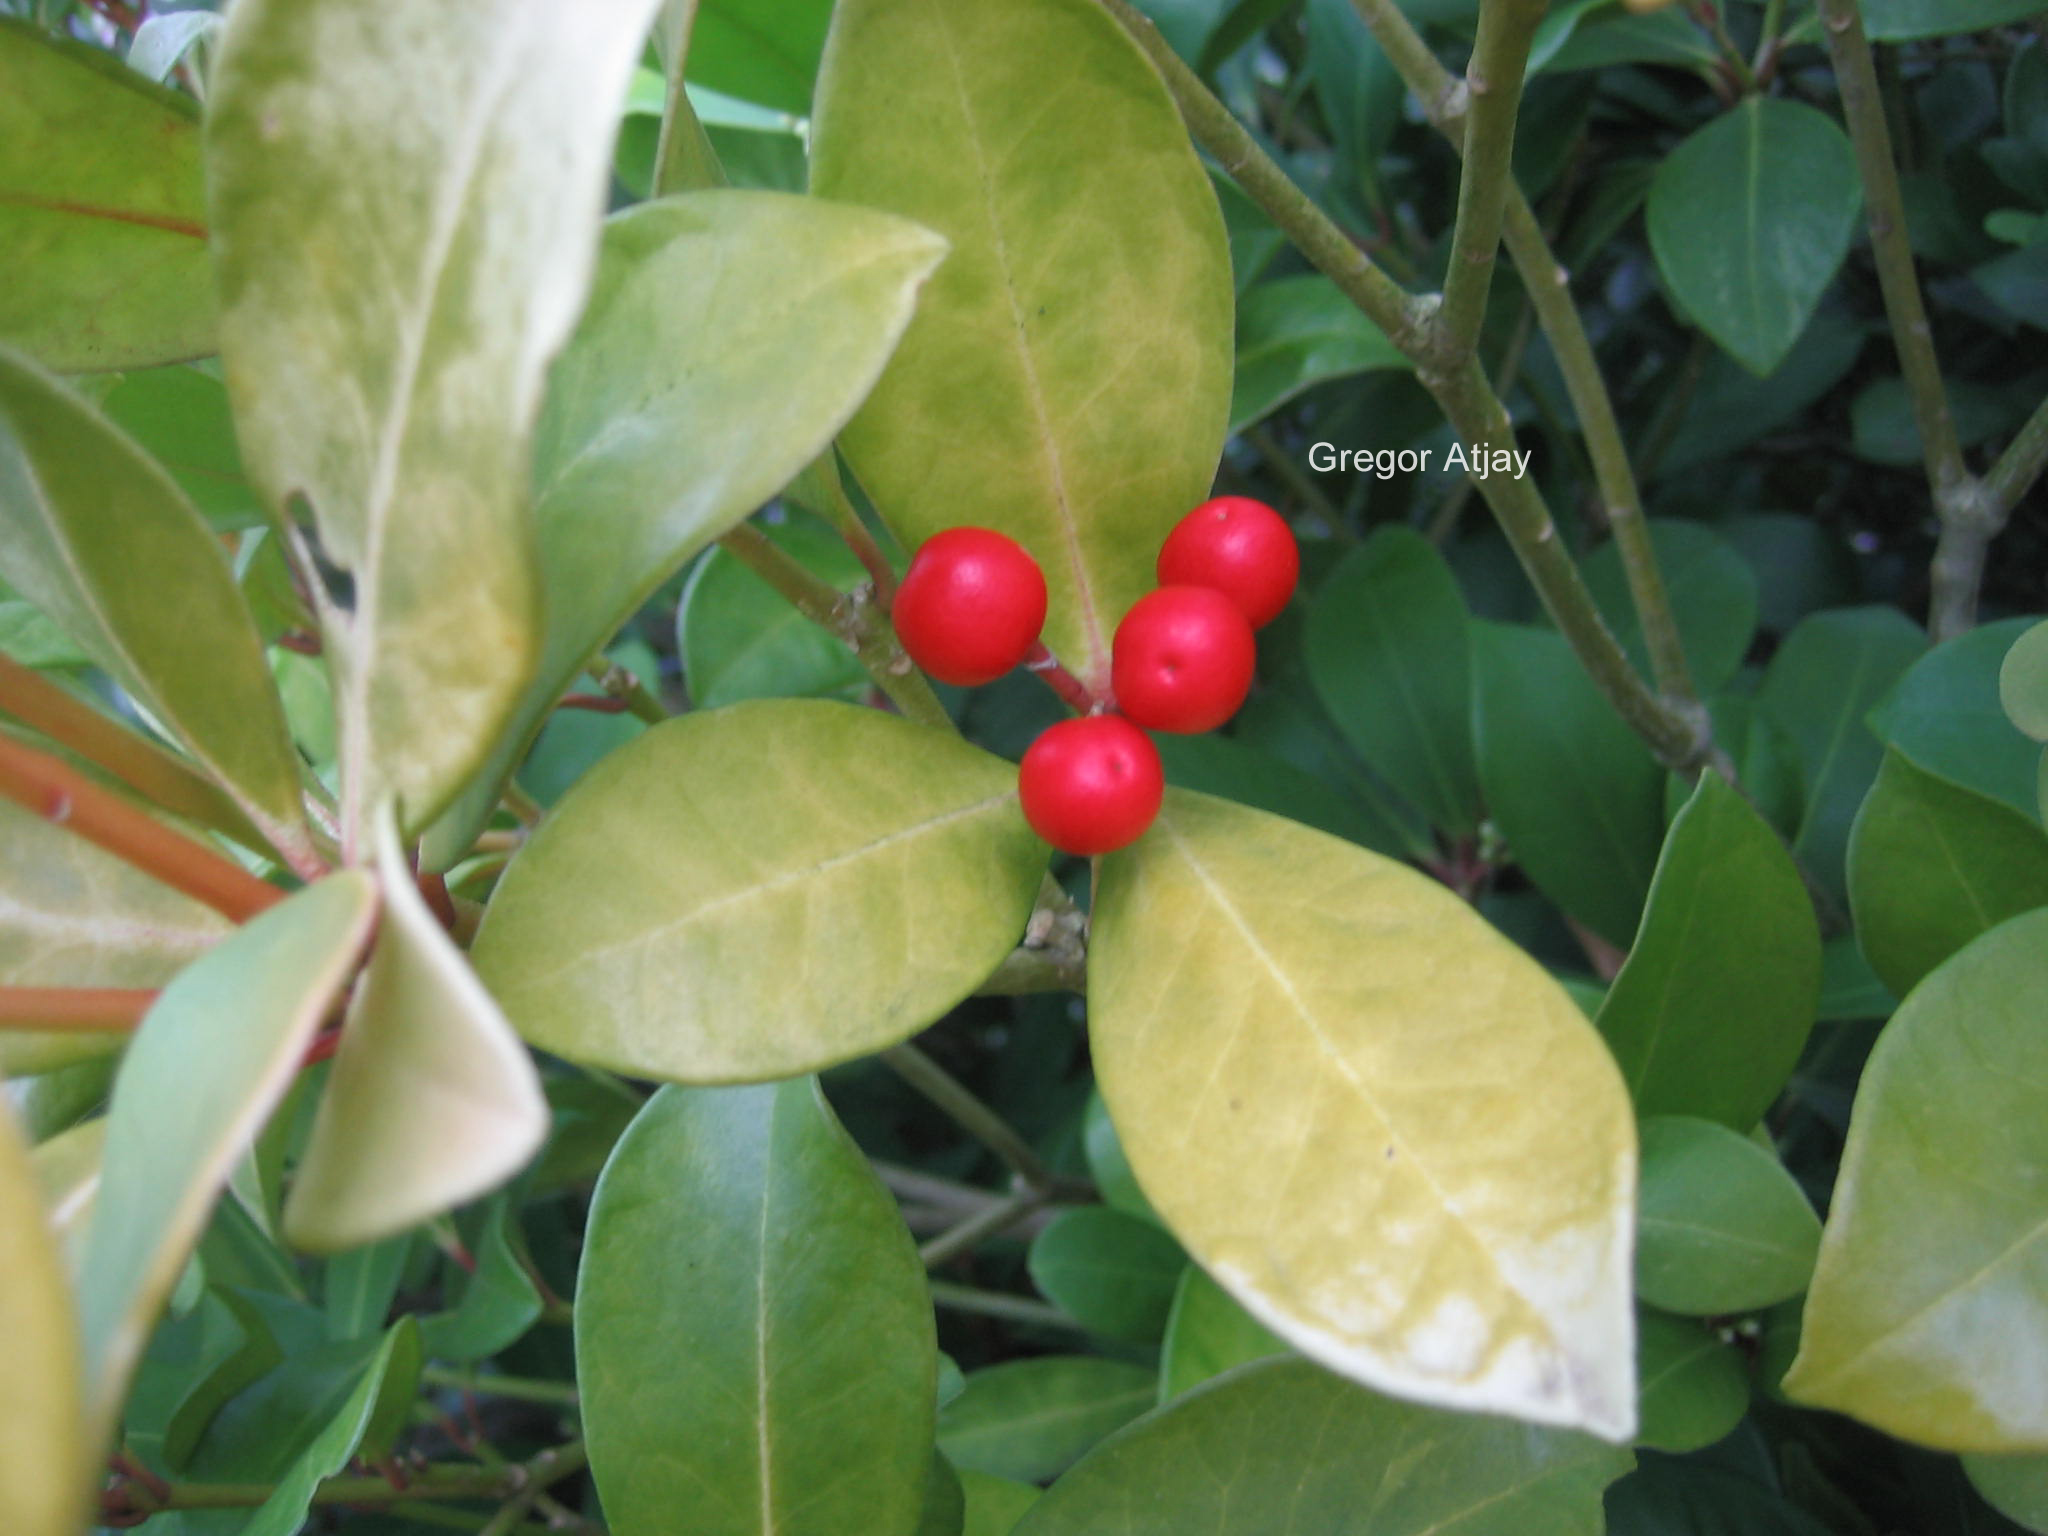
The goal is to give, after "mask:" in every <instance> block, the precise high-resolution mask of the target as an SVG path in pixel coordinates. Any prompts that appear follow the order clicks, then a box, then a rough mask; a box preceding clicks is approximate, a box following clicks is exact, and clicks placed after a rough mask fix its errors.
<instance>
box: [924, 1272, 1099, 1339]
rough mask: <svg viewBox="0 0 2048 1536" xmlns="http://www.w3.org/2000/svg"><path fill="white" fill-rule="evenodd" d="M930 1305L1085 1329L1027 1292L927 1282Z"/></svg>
mask: <svg viewBox="0 0 2048 1536" xmlns="http://www.w3.org/2000/svg"><path fill="white" fill-rule="evenodd" d="M931 1292H932V1305H934V1306H937V1307H944V1308H946V1309H947V1310H949V1311H953V1312H973V1313H976V1314H978V1315H979V1316H982V1317H1000V1318H1003V1319H1005V1320H1006V1321H1008V1322H1012V1323H1030V1324H1032V1325H1033V1326H1035V1327H1039V1328H1061V1329H1065V1330H1066V1331H1067V1332H1069V1333H1083V1332H1086V1331H1087V1330H1085V1329H1084V1328H1082V1326H1081V1325H1080V1324H1079V1323H1077V1322H1075V1321H1074V1320H1073V1319H1072V1318H1071V1317H1069V1316H1067V1314H1066V1313H1064V1312H1062V1311H1061V1310H1060V1309H1059V1308H1058V1307H1049V1306H1047V1305H1046V1304H1045V1303H1044V1302H1042V1301H1033V1300H1031V1299H1030V1298H1029V1297H1028V1296H1010V1295H1006V1294H1004V1293H1003V1292H1001V1291H983V1290H977V1289H976V1288H975V1287H973V1286H971V1285H952V1284H949V1283H948V1282H946V1281H944V1280H934V1281H932V1282H931Z"/></svg>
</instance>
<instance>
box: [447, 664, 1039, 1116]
mask: <svg viewBox="0 0 2048 1536" xmlns="http://www.w3.org/2000/svg"><path fill="white" fill-rule="evenodd" d="M1016 788H1017V783H1016V770H1015V769H1014V768H1012V767H1010V765H1008V764H1007V763H1004V762H1002V761H1001V760H1000V759H997V758H994V757H991V756H989V755H988V754H987V753H985V752H982V751H981V750H980V749H978V748H975V747H970V746H968V745H967V744H966V743H964V742H962V741H961V740H960V739H959V738H957V737H955V736H952V735H950V734H948V733H945V732H942V731H939V730H935V729H933V728H931V727H927V726H920V725H913V724H911V723H909V722H907V721H905V720H903V719H901V718H899V717H896V716H892V715H885V714H882V713H881V712H880V711H877V710H864V709H854V708H851V707H849V706H847V705H843V704H826V703H817V702H809V701H798V700H791V701H763V702H758V703H752V704H736V705H734V706H733V707H732V708H730V709H723V710H715V711H710V712H707V713H704V714H698V715H691V716H686V717H684V718H683V719H680V720H675V721H671V722H670V723H668V724H667V725H663V726H659V727H657V728H655V729H654V730H651V731H649V732H648V733H647V734H646V735H644V736H642V737H640V738H639V739H638V740H637V741H635V742H633V743H632V744H631V745H630V746H628V747H625V748H623V749H621V750H619V751H617V752H614V753H613V754H612V755H611V756H610V757H608V758H606V759H605V760H604V761H603V762H602V763H600V764H599V765H598V766H597V767H596V768H594V769H593V770H592V771H591V772H590V773H589V774H588V775H587V776H586V777H585V778H584V779H583V781H582V782H581V783H580V784H579V785H578V786H577V787H576V789H575V790H574V791H573V792H572V793H571V795H570V796H569V797H568V798H567V799H566V800H564V801H563V803H562V805H561V807H560V808H559V809H558V810H557V811H556V812H555V814H554V815H552V816H551V817H550V818H549V819H548V821H547V822H546V823H545V825H544V826H543V827H542V828H541V830H540V832H539V833H538V834H536V835H535V837H534V838H533V840H532V841H531V842H530V843H529V844H528V845H527V848H526V850H525V851H524V852H523V853H522V854H521V855H520V856H519V858H518V859H517V860H516V861H514V863H513V865H512V867H511V869H510V870H508V871H507V872H506V875H505V879H504V881H503V882H502V883H501V884H500V886H499V887H498V892H497V895H496V897H495V898H494V899H493V901H492V903H491V907H490V911H489V914H488V915H487V917H486V918H485V921H484V927H483V931H482V933H481V934H479V936H478V938H477V943H476V948H475V958H476V964H477V968H478V970H479V972H480V973H481V974H482V976H483V978H484V981H485V983H486V985H488V986H489V988H490V989H491V991H492V993H493V994H495V995H496V996H497V998H498V1000H499V1001H500V1002H501V1003H502V1004H503V1005H504V1008H505V1011H506V1013H507V1014H508V1015H509V1016H510V1018H511V1020H512V1022H513V1024H514V1025H515V1026H516V1027H517V1028H518V1030H519V1032H520V1033H521V1034H523V1035H524V1036H525V1037H526V1038H527V1039H528V1040H530V1041H532V1042H533V1043H534V1044H536V1045H539V1046H542V1047H544V1048H545V1049H548V1050H551V1051H555V1052H557V1053H559V1054H561V1055H565V1056H568V1057H570V1058H572V1059H574V1060H579V1061H588V1062H593V1063H596V1064H599V1065H604V1066H609V1067H613V1068H616V1069H618V1070H621V1071H625V1072H629V1073H632V1074H634V1075H636V1076H644V1077H665V1078H673V1079H676V1080H678V1081H684V1082H734V1081H754V1080H762V1079H768V1078H776V1077H787V1076H790V1075H791V1074H793V1073H797V1072H803V1071H809V1070H812V1069H814V1068H817V1067H821V1066H825V1065H828V1064H830V1063H832V1062H837V1061H844V1060H847V1059H848V1058H851V1057H854V1056H860V1055H865V1054H867V1053H868V1052H870V1051H874V1050H879V1049H880V1048H881V1047H883V1046H885V1045H889V1044H893V1043H894V1042H895V1041H897V1040H900V1039H903V1038H904V1037H905V1036H907V1035H909V1034H911V1033H913V1032H915V1031H916V1030H918V1029H921V1028H923V1027H924V1026H925V1025H926V1024H929V1023H930V1022H931V1021H932V1020H934V1019H936V1018H937V1017H938V1016H939V1015H940V1014H942V1013H944V1012H945V1011H946V1009H948V1008H950V1007H951V1006H952V1005H953V1004H954V1003H956V1002H958V1001H959V1000H960V999H961V998H962V997H964V996H966V995H967V994H968V993H969V992H970V991H972V990H973V989H974V987H975V986H976V985H977V984H978V983H980V982H981V981H982V980H983V979H984V978H986V977H987V975H988V974H989V972H991V971H992V970H994V969H995V967H996V965H997V964H998V963H999V962H1000V961H1001V960H1002V959H1003V957H1004V956H1005V955H1006V954H1008V953H1009V951H1010V949H1011V948H1012V946H1014V945H1015V944H1016V942H1017V940H1018V939H1019V938H1020V937H1021V936H1022V934H1023V931H1024V921H1025V918H1026V917H1027V916H1028V915H1029V913H1030V911H1031V905H1032V902H1033V900H1034V899H1035V897H1036V895H1037V890H1038V882H1039V879H1040V877H1041V875H1042V874H1043V872H1044V868H1045V858H1046V854H1045V845H1044V844H1042V843H1040V842H1039V841H1038V839H1037V838H1036V837H1035V836H1033V835H1032V833H1031V830H1030V828H1028V827H1027V826H1026V825H1025V824H1024V817H1023V813H1022V812H1021V811H1019V809H1018V808H1017V794H1016Z"/></svg>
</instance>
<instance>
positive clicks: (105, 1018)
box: [0, 987, 157, 1033]
mask: <svg viewBox="0 0 2048 1536" xmlns="http://www.w3.org/2000/svg"><path fill="white" fill-rule="evenodd" d="M156 999H157V994H156V993H155V992H154V991H153V990H151V989H149V988H146V987H0V1029H28V1030H48V1031H53V1032H54V1031H67V1032H68V1031H71V1030H77V1031H80V1032H83V1033H93V1032H108V1031H114V1030H132V1029H134V1028H135V1027H136V1026H137V1025H139V1024H141V1022H142V1017H143V1015H144V1014H146V1013H148V1012H149V1010H150V1008H151V1007H152V1006H153V1005H154V1004H155V1002H156Z"/></svg>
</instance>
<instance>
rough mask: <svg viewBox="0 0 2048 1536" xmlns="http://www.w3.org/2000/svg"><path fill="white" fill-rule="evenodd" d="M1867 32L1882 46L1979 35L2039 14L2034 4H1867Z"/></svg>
mask: <svg viewBox="0 0 2048 1536" xmlns="http://www.w3.org/2000/svg"><path fill="white" fill-rule="evenodd" d="M1863 9H1864V12H1865V15H1864V18H1863V25H1864V29H1865V30H1866V31H1867V32H1868V33H1869V34H1870V36H1871V38H1872V39H1873V40H1875V41H1878V42H1886V43H1896V42H1904V41H1906V40H1908V39H1911V38H1919V37H1945V36H1950V35H1953V34H1955V33H1958V32H1976V31H1980V30H1982V29H1983V28H1985V27H1996V26H2000V25H2003V24H2004V23H2006V22H2013V21H2025V20H2026V19H2027V18H2028V17H2029V16H2032V15H2035V14H2036V8H2035V7H2034V6H2033V3H2032V0H1864V5H1863Z"/></svg>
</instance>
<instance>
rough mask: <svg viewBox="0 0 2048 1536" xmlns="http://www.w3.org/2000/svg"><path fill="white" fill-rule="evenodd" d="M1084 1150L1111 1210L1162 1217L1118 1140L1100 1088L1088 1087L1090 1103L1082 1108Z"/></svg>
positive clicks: (1147, 1217)
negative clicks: (1137, 1177) (1134, 1174)
mask: <svg viewBox="0 0 2048 1536" xmlns="http://www.w3.org/2000/svg"><path fill="white" fill-rule="evenodd" d="M1081 1151H1082V1154H1083V1155H1084V1156H1085V1157H1086V1158H1087V1159H1088V1176H1089V1177H1090V1178H1092V1179H1093V1180H1094V1181H1095V1188H1096V1190H1097V1191H1098V1192H1099V1193H1100V1194H1101V1196H1102V1198H1103V1201H1104V1202H1105V1203H1106V1204H1107V1205H1108V1206H1109V1208H1110V1209H1111V1210H1115V1211H1123V1212H1125V1213H1127V1214H1129V1215H1132V1216H1142V1217H1143V1218H1144V1219H1145V1220H1147V1221H1150V1222H1157V1221H1158V1220H1159V1217H1158V1215H1157V1214H1156V1213H1155V1212H1154V1211H1153V1209H1152V1203H1151V1202H1150V1201H1149V1200H1147V1199H1146V1198H1145V1191H1143V1190H1142V1189H1140V1188H1138V1181H1137V1180H1136V1179H1135V1178H1133V1177H1132V1176H1131V1164H1130V1160H1129V1159H1128V1158H1126V1157H1125V1156H1124V1148H1123V1143H1122V1142H1120V1141H1118V1140H1117V1135H1116V1122H1115V1121H1113V1120H1111V1119H1110V1118H1109V1106H1108V1105H1106V1104H1104V1103H1103V1102H1102V1093H1101V1091H1100V1090H1099V1089H1095V1088H1091V1089H1089V1090H1088V1107H1087V1108H1086V1109H1085V1110H1083V1111H1082V1112H1081Z"/></svg>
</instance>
